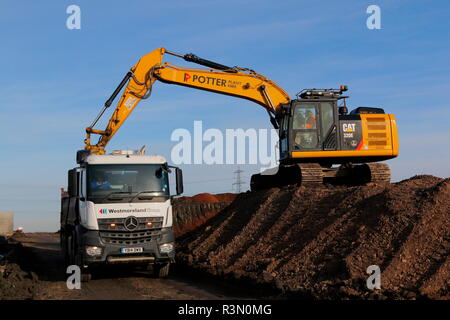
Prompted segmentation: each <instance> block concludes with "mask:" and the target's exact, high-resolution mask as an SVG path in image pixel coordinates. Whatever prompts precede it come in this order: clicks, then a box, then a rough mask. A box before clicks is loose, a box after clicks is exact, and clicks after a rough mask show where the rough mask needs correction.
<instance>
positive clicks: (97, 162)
mask: <svg viewBox="0 0 450 320" xmlns="http://www.w3.org/2000/svg"><path fill="white" fill-rule="evenodd" d="M77 163H78V164H79V166H78V167H76V168H74V169H71V170H69V172H68V189H67V191H63V192H62V196H61V228H60V236H61V250H62V253H63V255H64V258H65V260H66V263H67V264H68V265H78V266H80V267H81V271H82V281H87V280H89V279H90V274H91V272H90V271H91V269H92V268H94V267H96V266H101V265H105V264H117V263H128V264H129V263H133V264H140V265H146V266H149V267H151V268H149V269H150V270H153V272H154V273H155V275H156V276H159V277H166V276H167V275H168V273H169V267H170V264H171V263H172V262H174V258H175V247H174V235H173V231H172V204H171V201H172V196H173V195H171V193H170V188H169V174H170V173H171V172H173V171H174V173H175V181H176V193H175V195H179V194H181V193H182V192H183V175H182V171H181V170H180V169H179V168H176V167H172V166H169V165H168V164H167V161H166V159H165V158H164V157H162V156H159V155H145V154H144V152H142V151H129V150H121V151H114V152H112V153H111V154H104V155H99V154H93V153H90V152H89V151H85V150H81V151H78V153H77ZM172 169H174V170H173V171H172Z"/></svg>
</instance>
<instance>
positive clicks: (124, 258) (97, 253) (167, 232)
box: [77, 226, 175, 265]
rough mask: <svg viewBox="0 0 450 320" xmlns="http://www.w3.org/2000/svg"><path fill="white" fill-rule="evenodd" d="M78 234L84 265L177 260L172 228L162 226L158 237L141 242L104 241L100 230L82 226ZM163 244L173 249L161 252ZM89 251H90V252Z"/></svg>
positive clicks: (79, 227) (78, 229)
mask: <svg viewBox="0 0 450 320" xmlns="http://www.w3.org/2000/svg"><path fill="white" fill-rule="evenodd" d="M77 234H78V245H79V248H80V250H81V252H82V257H83V264H84V265H91V264H103V263H106V264H117V263H137V264H139V263H140V264H149V263H167V262H175V248H174V241H175V238H174V235H173V231H172V228H162V229H161V233H160V236H159V237H157V239H155V240H152V241H150V242H146V243H140V244H110V243H105V242H104V241H102V238H101V235H100V232H99V231H98V230H88V229H86V228H84V227H82V226H78V227H77ZM163 244H166V247H167V245H168V244H169V245H170V244H171V245H172V248H173V249H172V250H171V251H168V252H167V250H165V251H166V252H161V249H160V248H161V245H163ZM92 249H94V250H92ZM129 249H131V250H129ZM88 251H90V252H89V254H88ZM130 251H132V253H130ZM93 253H94V254H93Z"/></svg>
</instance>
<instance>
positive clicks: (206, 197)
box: [177, 193, 237, 203]
mask: <svg viewBox="0 0 450 320" xmlns="http://www.w3.org/2000/svg"><path fill="white" fill-rule="evenodd" d="M236 197H237V194H235V193H218V194H211V193H199V194H196V195H195V196H192V197H180V198H177V200H178V201H181V202H187V201H190V202H195V203H216V202H233V201H234V199H235V198H236Z"/></svg>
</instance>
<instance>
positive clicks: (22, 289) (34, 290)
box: [0, 234, 39, 300]
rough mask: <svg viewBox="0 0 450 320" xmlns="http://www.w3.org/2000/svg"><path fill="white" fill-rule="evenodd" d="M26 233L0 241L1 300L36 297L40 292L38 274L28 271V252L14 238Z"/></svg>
mask: <svg viewBox="0 0 450 320" xmlns="http://www.w3.org/2000/svg"><path fill="white" fill-rule="evenodd" d="M21 236H22V237H23V236H25V235H17V234H16V235H14V236H13V237H12V238H10V239H8V240H4V241H0V300H24V299H35V298H36V296H37V294H38V292H39V281H38V277H37V275H36V274H35V273H34V272H32V271H27V270H26V267H25V268H24V267H23V266H24V265H25V264H26V260H27V253H26V252H25V250H24V248H23V247H22V245H21V244H20V243H18V242H17V241H15V240H13V238H17V237H21Z"/></svg>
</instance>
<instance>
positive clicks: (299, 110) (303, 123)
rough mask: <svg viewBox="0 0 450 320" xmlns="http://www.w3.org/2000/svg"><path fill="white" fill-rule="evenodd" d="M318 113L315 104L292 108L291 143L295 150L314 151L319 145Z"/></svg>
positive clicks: (304, 104) (303, 104)
mask: <svg viewBox="0 0 450 320" xmlns="http://www.w3.org/2000/svg"><path fill="white" fill-rule="evenodd" d="M318 120H319V112H318V105H317V104H316V103H302V104H299V105H297V106H296V107H295V108H294V113H293V118H292V132H293V134H294V136H293V138H294V139H293V142H294V145H295V146H296V147H297V148H301V149H316V148H317V147H318V144H319V134H318Z"/></svg>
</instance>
